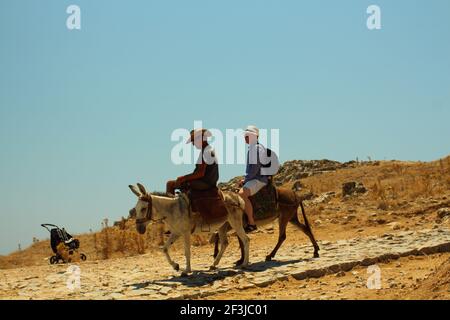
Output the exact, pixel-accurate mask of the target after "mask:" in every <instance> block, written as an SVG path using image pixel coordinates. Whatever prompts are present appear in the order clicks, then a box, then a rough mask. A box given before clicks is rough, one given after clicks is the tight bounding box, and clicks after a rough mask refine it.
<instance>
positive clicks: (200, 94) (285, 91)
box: [0, 0, 450, 254]
mask: <svg viewBox="0 0 450 320" xmlns="http://www.w3.org/2000/svg"><path fill="white" fill-rule="evenodd" d="M70 4H77V5H79V6H80V8H81V30H75V31H69V30H68V29H67V28H66V18H67V16H68V15H67V14H66V8H67V7H68V6H69V5H70ZM370 4H377V5H379V6H380V7H381V12H382V29H381V30H378V31H369V30H368V29H367V27H366V18H367V14H366V8H367V7H368V6H369V5H370ZM449 15H450V2H449V1H448V0H433V1H417V0H408V1H406V0H397V1H379V0H372V1H364V0H359V1H356V0H353V1H351V0H347V1H332V0H329V1H323V0H322V1H287V0H285V1H261V0H258V1H256V0H247V1H236V0H228V1H209V0H208V1H207V0H202V1H197V0H191V1H174V0H172V1H148V0H145V1H102V0H96V1H84V0H71V1H62V0H46V1H31V0H30V1H23V0H14V1H12V0H2V1H1V2H0V90H1V91H0V146H1V149H0V150H1V158H0V199H1V201H0V254H5V253H7V252H10V251H12V250H14V249H16V248H17V244H18V243H21V244H22V247H25V246H26V245H28V244H29V243H30V242H31V239H32V237H33V236H37V237H39V238H44V237H47V234H46V231H45V230H44V229H42V228H40V226H39V224H40V223H44V222H52V223H56V224H61V225H63V226H66V228H67V229H68V230H70V231H72V232H85V231H88V230H89V229H90V228H92V229H94V230H96V229H99V227H100V222H101V220H102V219H103V218H105V217H108V218H109V219H110V220H111V221H112V220H115V219H118V218H120V217H121V216H122V215H123V216H126V215H127V213H128V209H130V208H131V207H132V206H133V205H134V204H135V198H134V196H133V195H132V194H131V192H129V190H128V188H127V185H128V184H130V183H135V182H137V181H140V182H143V183H144V184H145V185H146V186H148V188H149V189H151V190H155V189H158V190H161V189H163V188H164V185H165V181H166V180H167V179H169V178H174V177H177V176H179V175H181V174H184V173H187V172H189V171H190V170H191V169H192V168H191V166H186V165H185V166H175V165H173V164H172V163H171V161H170V151H171V149H172V147H173V146H174V142H172V141H171V140H170V134H171V132H172V131H173V130H174V129H176V128H187V129H188V128H189V129H190V128H191V127H192V126H193V123H194V120H202V121H203V123H204V125H205V126H206V127H213V128H218V129H223V130H224V129H226V128H231V129H234V128H242V127H244V126H246V125H247V124H256V125H258V126H259V127H261V128H277V129H280V144H281V145H280V149H281V150H280V156H281V160H282V161H285V160H289V159H321V158H329V159H335V160H339V161H348V160H351V159H355V158H356V157H359V158H360V159H363V158H367V156H371V157H372V158H373V159H401V160H423V161H428V160H434V159H438V158H440V157H443V156H445V155H447V154H449V151H450V139H449V137H450V126H449V125H448V122H449V119H450V41H449V40H450V19H449ZM242 171H243V167H242V166H239V165H234V166H233V165H227V166H222V167H221V180H228V179H229V178H231V177H233V176H235V175H238V174H241V173H242Z"/></svg>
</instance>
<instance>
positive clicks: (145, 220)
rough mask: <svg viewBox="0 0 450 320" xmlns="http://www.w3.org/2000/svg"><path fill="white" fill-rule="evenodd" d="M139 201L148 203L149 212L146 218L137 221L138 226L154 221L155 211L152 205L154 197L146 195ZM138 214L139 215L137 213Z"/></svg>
mask: <svg viewBox="0 0 450 320" xmlns="http://www.w3.org/2000/svg"><path fill="white" fill-rule="evenodd" d="M139 200H141V201H144V202H147V204H148V206H147V212H146V213H145V217H144V218H140V219H136V223H137V224H141V223H146V222H147V221H150V220H152V211H153V204H152V196H151V195H146V196H143V197H140V198H139ZM136 214H137V213H136Z"/></svg>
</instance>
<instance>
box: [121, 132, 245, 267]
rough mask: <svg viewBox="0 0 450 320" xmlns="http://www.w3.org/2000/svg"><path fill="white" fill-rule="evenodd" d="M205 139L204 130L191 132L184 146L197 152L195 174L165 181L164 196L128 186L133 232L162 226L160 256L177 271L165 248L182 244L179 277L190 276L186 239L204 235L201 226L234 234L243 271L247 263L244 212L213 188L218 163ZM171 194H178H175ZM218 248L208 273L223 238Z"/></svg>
mask: <svg viewBox="0 0 450 320" xmlns="http://www.w3.org/2000/svg"><path fill="white" fill-rule="evenodd" d="M208 137H211V133H210V131H208V130H206V129H196V130H192V131H191V133H190V137H189V139H188V141H187V143H192V144H193V145H194V146H195V147H196V148H197V149H199V150H200V151H201V153H200V156H199V159H198V161H197V163H196V165H195V170H194V172H193V173H191V174H188V175H185V176H182V177H179V178H178V179H176V180H172V181H168V182H167V186H166V193H165V194H161V193H157V192H153V193H151V192H148V191H147V190H146V188H145V187H144V186H143V185H142V184H140V183H138V184H137V186H134V185H129V188H130V190H131V191H132V192H133V193H134V194H135V195H136V196H137V197H138V201H137V203H136V205H135V207H134V208H133V209H132V210H130V213H131V212H133V213H134V215H135V217H136V230H137V231H138V232H139V233H140V234H144V233H145V231H146V229H147V226H148V225H149V224H150V223H151V222H152V221H153V222H162V223H164V225H165V227H166V228H167V230H168V231H169V234H170V236H169V238H168V239H167V241H166V243H165V244H164V247H163V252H164V254H165V256H166V258H167V260H168V262H169V264H170V265H171V266H172V267H173V268H174V269H175V270H177V271H178V270H179V268H180V266H179V264H177V263H175V262H174V261H173V260H172V259H171V257H170V254H169V248H170V247H171V246H172V245H173V243H175V241H177V239H179V238H182V239H183V240H184V248H185V257H186V269H185V270H184V271H183V273H182V274H183V275H187V274H189V273H190V272H191V251H190V247H191V240H190V237H191V235H192V234H194V233H198V232H205V231H204V229H203V227H204V226H205V225H206V226H207V227H208V230H209V231H210V232H216V231H219V233H220V234H223V233H224V232H223V230H220V229H219V228H222V226H223V225H224V224H225V223H226V225H227V230H228V227H229V226H230V227H231V228H232V229H233V230H235V232H236V235H237V236H238V238H239V240H240V242H241V243H243V247H244V249H243V250H244V251H245V254H244V256H245V257H244V259H243V260H242V263H241V264H240V266H242V267H246V266H248V263H249V241H250V240H249V238H248V236H247V235H246V234H245V231H244V228H243V215H244V212H243V210H242V208H241V206H239V205H236V204H235V201H234V199H232V196H233V194H232V193H231V192H221V191H220V190H219V189H218V188H217V181H218V180H219V167H218V161H217V158H216V155H215V152H214V149H213V148H212V147H211V146H210V145H209V144H208V142H207V138H208ZM175 190H180V191H181V192H180V193H177V194H175ZM234 195H236V196H237V194H234ZM237 197H238V196H237ZM199 227H200V228H199ZM220 244H221V247H220V250H218V254H217V255H216V258H215V260H214V262H213V265H212V266H211V269H215V268H216V266H217V265H218V264H219V262H220V259H221V257H222V255H223V253H224V252H225V249H226V247H227V242H226V239H225V237H224V238H222V239H221V241H220Z"/></svg>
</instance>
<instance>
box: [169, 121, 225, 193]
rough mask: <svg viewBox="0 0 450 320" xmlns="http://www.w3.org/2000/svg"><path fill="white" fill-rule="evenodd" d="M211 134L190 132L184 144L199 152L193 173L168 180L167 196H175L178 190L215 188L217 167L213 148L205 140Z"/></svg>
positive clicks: (197, 131) (217, 173)
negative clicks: (191, 145)
mask: <svg viewBox="0 0 450 320" xmlns="http://www.w3.org/2000/svg"><path fill="white" fill-rule="evenodd" d="M209 137H211V132H210V131H208V130H207V129H195V130H192V131H191V134H190V137H189V139H188V140H187V141H186V144H189V143H192V144H193V145H194V146H195V147H196V148H197V149H199V150H200V156H199V158H198V160H197V163H196V165H195V170H194V172H193V173H191V174H188V175H185V176H182V177H178V178H177V179H176V180H170V181H168V182H167V185H166V192H167V193H168V194H172V195H173V194H175V190H177V189H179V190H181V191H183V192H187V191H189V190H196V191H206V190H211V189H214V188H216V187H217V181H219V165H218V163H217V162H218V161H217V158H216V154H215V151H214V148H213V147H212V146H211V145H209V144H208V141H207V139H208V138H209Z"/></svg>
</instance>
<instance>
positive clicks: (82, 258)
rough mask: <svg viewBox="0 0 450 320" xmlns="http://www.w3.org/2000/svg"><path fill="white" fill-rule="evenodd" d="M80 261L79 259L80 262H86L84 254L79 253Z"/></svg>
mask: <svg viewBox="0 0 450 320" xmlns="http://www.w3.org/2000/svg"><path fill="white" fill-rule="evenodd" d="M80 259H81V261H86V259H87V257H86V255H85V254H84V253H81V254H80Z"/></svg>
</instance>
